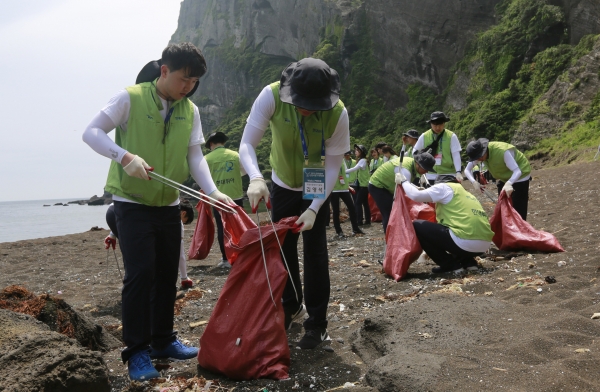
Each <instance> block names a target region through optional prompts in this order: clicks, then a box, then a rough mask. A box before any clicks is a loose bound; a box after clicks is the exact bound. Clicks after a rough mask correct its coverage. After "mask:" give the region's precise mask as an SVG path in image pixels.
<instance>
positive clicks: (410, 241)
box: [383, 185, 423, 282]
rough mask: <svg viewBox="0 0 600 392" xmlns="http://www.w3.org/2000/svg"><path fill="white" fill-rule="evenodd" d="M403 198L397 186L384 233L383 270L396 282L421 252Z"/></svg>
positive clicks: (403, 275)
mask: <svg viewBox="0 0 600 392" xmlns="http://www.w3.org/2000/svg"><path fill="white" fill-rule="evenodd" d="M405 196H406V193H405V192H404V189H402V187H401V186H400V185H398V186H397V187H396V199H395V200H394V204H393V205H392V212H391V213H390V220H389V222H388V226H387V229H386V232H385V243H386V250H385V258H384V260H383V270H384V271H385V273H386V274H388V275H389V276H391V277H392V278H394V280H395V281H397V282H398V281H400V280H402V279H403V278H404V277H405V276H406V272H407V271H408V267H410V265H411V264H412V263H413V262H414V261H415V260H417V259H418V258H419V256H420V255H421V252H423V249H422V248H421V244H420V243H419V240H418V239H417V234H416V233H415V228H414V226H413V224H412V219H411V217H410V215H409V207H408V205H407V203H406V200H407V199H408V198H407V197H405Z"/></svg>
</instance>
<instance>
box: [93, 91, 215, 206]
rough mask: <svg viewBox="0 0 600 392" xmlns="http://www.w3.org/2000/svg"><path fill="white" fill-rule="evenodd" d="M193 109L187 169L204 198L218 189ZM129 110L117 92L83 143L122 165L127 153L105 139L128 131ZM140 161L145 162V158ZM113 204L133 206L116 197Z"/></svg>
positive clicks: (127, 100) (123, 96) (163, 112)
mask: <svg viewBox="0 0 600 392" xmlns="http://www.w3.org/2000/svg"><path fill="white" fill-rule="evenodd" d="M159 98H160V97H159ZM160 100H161V102H162V106H163V110H161V111H160V115H161V116H162V118H163V120H164V119H165V117H166V116H167V109H168V108H169V106H168V102H167V101H166V100H164V99H162V98H160ZM193 106H194V119H193V123H192V133H191V135H190V141H189V143H188V155H187V160H188V166H189V168H190V173H191V175H192V177H193V178H194V180H196V182H197V183H198V185H200V188H202V190H203V191H204V192H205V193H206V194H211V193H212V192H213V191H215V190H216V189H217V187H216V186H215V184H214V182H213V180H212V177H211V175H210V170H209V168H208V164H207V163H206V160H205V159H204V155H203V154H202V144H204V142H205V141H204V135H203V134H202V123H201V121H200V113H199V112H198V107H196V105H193ZM130 107H131V100H130V98H129V93H128V92H127V90H121V91H119V92H118V93H117V94H116V95H115V96H114V97H112V98H111V99H110V101H108V103H107V104H106V106H104V107H103V108H102V109H101V110H100V112H99V113H98V114H96V116H95V117H94V118H93V119H92V121H91V122H90V123H89V124H88V126H87V128H86V129H85V131H84V132H83V137H82V138H83V141H84V142H85V143H87V144H88V145H89V146H90V147H91V148H92V149H93V150H94V151H96V152H97V153H98V154H100V155H103V156H105V157H107V158H110V159H112V160H114V161H115V162H117V163H121V160H122V159H123V157H124V156H125V154H126V153H127V151H126V150H125V149H123V148H122V147H120V146H118V145H117V144H116V143H115V142H114V141H113V140H112V139H111V138H110V137H108V133H110V132H111V131H112V130H113V129H115V128H116V127H117V126H121V128H123V129H124V130H126V129H127V122H128V120H129V109H130ZM141 158H142V159H144V158H145V157H141ZM113 200H116V201H124V202H128V203H135V202H134V201H132V200H129V199H126V198H123V197H119V196H116V195H113ZM178 204H179V198H177V199H176V200H174V201H173V202H172V203H171V204H169V205H171V206H174V205H178Z"/></svg>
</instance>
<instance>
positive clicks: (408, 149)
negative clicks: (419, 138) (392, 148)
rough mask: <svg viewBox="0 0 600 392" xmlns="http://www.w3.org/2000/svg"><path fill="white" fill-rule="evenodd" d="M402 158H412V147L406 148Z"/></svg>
mask: <svg viewBox="0 0 600 392" xmlns="http://www.w3.org/2000/svg"><path fill="white" fill-rule="evenodd" d="M404 157H408V158H414V157H413V146H408V148H407V149H406V150H404Z"/></svg>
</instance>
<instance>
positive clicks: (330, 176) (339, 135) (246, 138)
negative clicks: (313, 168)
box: [239, 86, 350, 211]
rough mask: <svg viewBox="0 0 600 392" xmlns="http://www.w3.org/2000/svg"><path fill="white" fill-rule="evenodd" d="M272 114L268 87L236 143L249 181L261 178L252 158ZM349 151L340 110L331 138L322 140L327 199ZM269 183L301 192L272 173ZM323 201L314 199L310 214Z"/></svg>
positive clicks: (346, 125)
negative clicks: (238, 141) (323, 142)
mask: <svg viewBox="0 0 600 392" xmlns="http://www.w3.org/2000/svg"><path fill="white" fill-rule="evenodd" d="M274 113H275V97H274V96H273V92H272V90H271V87H270V86H266V87H265V88H263V90H262V91H261V92H260V94H259V95H258V97H257V98H256V100H255V101H254V104H253V105H252V109H251V110H250V115H249V116H248V119H247V120H246V127H245V128H244V134H243V135H242V140H241V142H240V151H239V154H240V162H241V163H242V166H243V167H244V170H246V173H248V176H249V177H250V180H252V179H254V178H262V174H261V172H260V169H259V167H258V159H257V157H256V146H258V143H260V140H261V139H262V137H263V135H264V134H265V130H266V129H267V127H268V126H269V122H270V121H271V117H273V114H274ZM348 150H350V128H349V120H348V111H347V110H346V109H344V110H343V111H342V114H341V115H340V118H339V120H338V123H337V125H336V128H335V131H334V132H333V135H332V136H331V137H330V138H329V139H326V140H325V189H326V190H327V195H326V196H329V194H330V193H331V190H332V189H333V187H334V186H335V183H336V181H337V178H338V173H339V170H340V166H341V165H342V160H343V159H344V154H345V153H346V151H348ZM271 180H272V181H273V182H274V183H275V184H277V185H279V186H281V187H283V188H286V189H291V190H294V191H302V188H290V187H289V186H287V185H286V184H285V183H284V182H283V181H281V179H279V177H278V176H277V173H276V172H275V170H273V171H272V173H271ZM325 200H326V198H325V199H314V200H313V201H312V202H311V204H310V208H311V209H313V210H314V211H319V208H321V206H322V205H323V203H324V202H325Z"/></svg>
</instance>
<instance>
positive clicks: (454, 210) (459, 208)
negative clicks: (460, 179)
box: [435, 183, 494, 241]
mask: <svg viewBox="0 0 600 392" xmlns="http://www.w3.org/2000/svg"><path fill="white" fill-rule="evenodd" d="M446 185H448V186H449V187H450V188H452V190H453V191H454V196H453V197H452V200H451V201H450V202H449V203H448V204H442V203H436V205H435V215H436V218H437V221H438V223H439V224H440V225H444V226H446V227H448V228H450V230H452V232H453V233H454V234H455V235H456V236H457V237H458V238H462V239H463V240H482V241H491V240H492V238H493V237H494V232H493V231H492V228H491V227H490V222H489V219H488V217H487V215H486V213H485V211H484V210H483V207H482V206H481V204H480V203H479V201H478V200H477V198H475V196H473V195H472V194H471V193H470V192H467V191H466V190H465V189H464V188H463V187H462V185H461V184H454V183H447V184H446Z"/></svg>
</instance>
